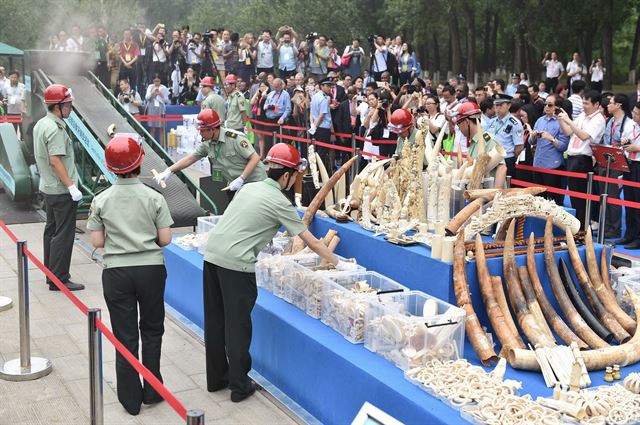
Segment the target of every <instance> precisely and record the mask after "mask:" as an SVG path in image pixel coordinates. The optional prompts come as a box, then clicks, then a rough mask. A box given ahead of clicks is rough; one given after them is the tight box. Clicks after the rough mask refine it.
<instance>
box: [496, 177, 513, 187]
mask: <svg viewBox="0 0 640 425" xmlns="http://www.w3.org/2000/svg"><path fill="white" fill-rule="evenodd" d="M505 182H506V185H507V189H511V176H507V177H506V179H505ZM498 189H500V188H498Z"/></svg>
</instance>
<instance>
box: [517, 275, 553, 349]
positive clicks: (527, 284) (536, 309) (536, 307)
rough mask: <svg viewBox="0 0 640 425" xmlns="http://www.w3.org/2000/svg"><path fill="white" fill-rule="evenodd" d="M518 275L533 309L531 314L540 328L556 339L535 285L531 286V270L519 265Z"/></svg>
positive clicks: (528, 302)
mask: <svg viewBox="0 0 640 425" xmlns="http://www.w3.org/2000/svg"><path fill="white" fill-rule="evenodd" d="M518 277H520V283H521V284H522V292H523V293H524V298H525V299H526V300H527V305H528V306H529V311H531V314H533V317H534V318H535V319H536V322H538V324H539V325H540V328H542V330H543V332H544V333H545V334H546V335H547V337H549V339H550V340H554V341H555V337H554V336H553V333H552V332H551V329H550V328H549V324H548V323H547V321H546V320H545V318H544V315H543V314H542V309H541V308H540V304H538V299H537V298H536V294H535V292H534V291H533V287H532V286H531V279H530V278H529V271H528V270H527V267H526V266H520V267H518Z"/></svg>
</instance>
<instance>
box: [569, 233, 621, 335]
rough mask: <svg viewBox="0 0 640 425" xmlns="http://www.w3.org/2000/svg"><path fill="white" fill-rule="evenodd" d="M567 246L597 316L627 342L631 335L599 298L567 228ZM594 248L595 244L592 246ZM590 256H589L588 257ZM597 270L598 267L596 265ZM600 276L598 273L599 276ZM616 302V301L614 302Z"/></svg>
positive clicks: (581, 284)
mask: <svg viewBox="0 0 640 425" xmlns="http://www.w3.org/2000/svg"><path fill="white" fill-rule="evenodd" d="M566 233H567V246H568V247H569V258H570V259H571V264H572V265H573V270H574V271H575V272H576V276H577V277H578V282H580V286H581V287H582V291H583V292H584V294H585V295H586V297H587V300H588V301H589V304H590V305H591V307H593V311H594V312H595V314H596V316H597V317H598V319H600V321H601V322H602V324H604V326H605V327H606V328H607V329H608V330H610V331H611V332H612V333H613V334H614V335H615V337H616V339H617V340H618V341H619V342H621V343H622V342H625V341H627V340H628V339H629V338H631V335H629V333H628V332H627V331H626V330H624V328H623V327H622V326H621V325H620V323H618V321H617V320H616V318H615V317H614V316H613V314H611V313H610V312H609V311H607V309H605V307H604V305H603V304H602V301H600V298H598V295H597V293H596V291H595V289H594V287H593V284H592V283H591V279H589V276H588V275H587V271H586V270H585V269H584V264H582V260H581V259H580V254H578V248H577V247H576V242H575V241H574V240H573V235H572V234H571V231H570V230H568V229H567V231H566ZM589 236H590V235H585V242H586V241H587V240H588V238H589ZM591 248H592V249H593V244H592V246H591ZM587 258H588V257H587ZM593 260H594V262H595V253H593ZM596 271H597V267H596ZM599 277H600V276H599V275H598V278H599ZM614 304H615V303H614Z"/></svg>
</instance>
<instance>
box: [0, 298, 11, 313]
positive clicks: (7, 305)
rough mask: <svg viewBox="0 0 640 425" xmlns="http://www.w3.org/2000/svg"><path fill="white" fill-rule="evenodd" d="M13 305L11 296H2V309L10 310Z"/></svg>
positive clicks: (0, 301) (0, 303)
mask: <svg viewBox="0 0 640 425" xmlns="http://www.w3.org/2000/svg"><path fill="white" fill-rule="evenodd" d="M11 307H13V300H12V299H11V298H9V297H0V311H5V310H9V309H10V308H11Z"/></svg>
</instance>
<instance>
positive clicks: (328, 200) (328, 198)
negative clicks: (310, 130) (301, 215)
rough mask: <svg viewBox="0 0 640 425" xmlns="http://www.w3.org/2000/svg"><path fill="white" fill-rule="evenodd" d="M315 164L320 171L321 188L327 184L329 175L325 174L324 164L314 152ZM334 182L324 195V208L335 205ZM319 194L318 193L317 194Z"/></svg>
mask: <svg viewBox="0 0 640 425" xmlns="http://www.w3.org/2000/svg"><path fill="white" fill-rule="evenodd" d="M316 163H317V164H318V170H319V171H320V179H321V180H322V187H323V188H324V187H326V185H327V182H328V181H329V174H327V167H325V166H324V162H322V158H320V155H319V154H318V152H316ZM336 183H337V180H336V182H335V183H334V184H333V185H332V186H331V189H330V190H327V191H326V192H325V194H324V206H325V208H326V207H328V206H329V205H333V204H335V199H334V197H333V186H335V185H336ZM318 193H320V192H318Z"/></svg>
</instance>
